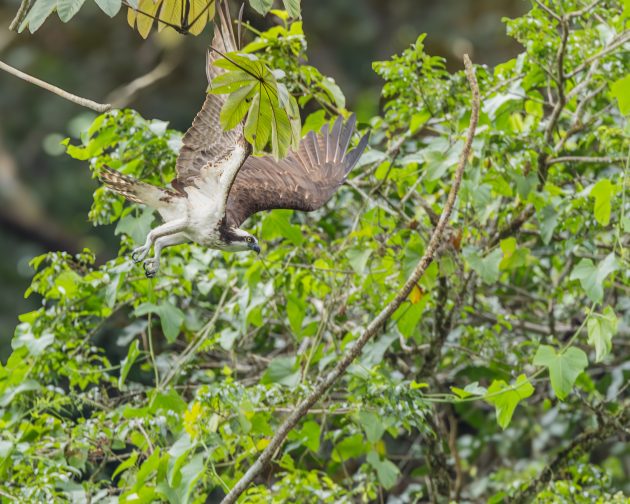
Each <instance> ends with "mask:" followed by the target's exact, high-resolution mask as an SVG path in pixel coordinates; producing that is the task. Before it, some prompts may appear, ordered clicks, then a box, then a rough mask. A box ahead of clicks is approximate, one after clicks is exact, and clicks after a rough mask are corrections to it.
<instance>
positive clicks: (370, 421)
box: [357, 411, 385, 444]
mask: <svg viewBox="0 0 630 504" xmlns="http://www.w3.org/2000/svg"><path fill="white" fill-rule="evenodd" d="M357 418H358V420H359V423H360V424H361V427H363V430H364V431H365V437H367V440H368V441H369V442H370V443H372V444H374V443H376V442H377V441H379V440H380V439H381V437H382V436H383V433H384V432H385V425H384V424H383V422H382V421H381V417H380V416H379V415H377V414H376V413H374V412H372V411H359V413H358V415H357Z"/></svg>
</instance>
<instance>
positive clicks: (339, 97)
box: [320, 77, 346, 108]
mask: <svg viewBox="0 0 630 504" xmlns="http://www.w3.org/2000/svg"><path fill="white" fill-rule="evenodd" d="M320 85H321V86H322V88H324V91H326V93H327V94H328V95H329V96H330V98H331V99H332V100H333V102H334V103H335V105H337V107H339V108H345V106H346V97H345V96H344V94H343V91H341V88H340V87H339V86H338V85H337V83H336V82H335V81H334V80H333V79H331V78H330V77H324V78H323V79H322V80H321V81H320Z"/></svg>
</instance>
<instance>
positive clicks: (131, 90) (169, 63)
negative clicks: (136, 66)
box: [107, 54, 179, 108]
mask: <svg viewBox="0 0 630 504" xmlns="http://www.w3.org/2000/svg"><path fill="white" fill-rule="evenodd" d="M178 62H179V60H178V58H177V56H175V55H174V54H170V55H169V56H167V57H166V58H164V59H163V60H162V61H160V63H158V65H157V66H156V67H155V68H153V69H152V70H150V71H149V72H147V73H146V74H144V75H142V76H140V77H138V78H137V79H134V80H132V81H131V82H129V83H127V84H125V85H123V86H120V87H119V88H116V89H115V90H114V91H112V92H111V93H109V95H108V96H107V101H109V102H111V103H112V105H113V106H114V107H116V108H122V107H126V106H127V105H128V104H129V103H130V102H131V101H132V100H133V99H134V98H135V96H136V95H137V94H138V92H139V91H141V90H143V89H144V88H147V87H149V86H152V85H153V84H155V83H156V82H157V81H159V80H161V79H163V78H164V77H167V76H168V75H170V73H171V72H172V71H173V70H175V68H176V67H177V63H178Z"/></svg>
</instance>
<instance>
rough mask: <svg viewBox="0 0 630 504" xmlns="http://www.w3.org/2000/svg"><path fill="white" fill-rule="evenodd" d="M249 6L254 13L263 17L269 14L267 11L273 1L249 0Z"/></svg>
mask: <svg viewBox="0 0 630 504" xmlns="http://www.w3.org/2000/svg"><path fill="white" fill-rule="evenodd" d="M249 5H251V6H252V9H254V10H255V11H256V12H258V13H259V14H262V15H263V16H264V15H265V14H267V12H269V9H271V6H272V5H273V0H249Z"/></svg>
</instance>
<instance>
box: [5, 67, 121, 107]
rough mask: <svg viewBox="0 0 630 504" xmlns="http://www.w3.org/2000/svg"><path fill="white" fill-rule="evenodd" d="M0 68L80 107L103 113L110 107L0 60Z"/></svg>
mask: <svg viewBox="0 0 630 504" xmlns="http://www.w3.org/2000/svg"><path fill="white" fill-rule="evenodd" d="M0 69H2V70H4V71H5V72H8V73H10V74H11V75H15V76H16V77H19V78H20V79H22V80H25V81H26V82H30V83H31V84H35V85H36V86H39V87H40V88H43V89H45V90H46V91H50V92H51V93H55V94H56V95H58V96H61V97H62V98H65V99H66V100H68V101H71V102H73V103H76V104H77V105H81V106H82V107H87V108H89V109H92V110H94V111H96V112H99V113H103V112H107V111H108V110H110V109H111V108H112V106H111V105H109V104H108V103H96V102H94V101H92V100H88V99H87V98H82V97H80V96H77V95H73V94H72V93H68V91H64V90H63V89H61V88H58V87H57V86H53V85H52V84H49V83H48V82H46V81H43V80H41V79H38V78H37V77H33V76H31V75H28V74H26V73H24V72H21V71H20V70H18V69H17V68H13V67H12V66H11V65H7V64H6V63H4V62H2V61H0Z"/></svg>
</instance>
